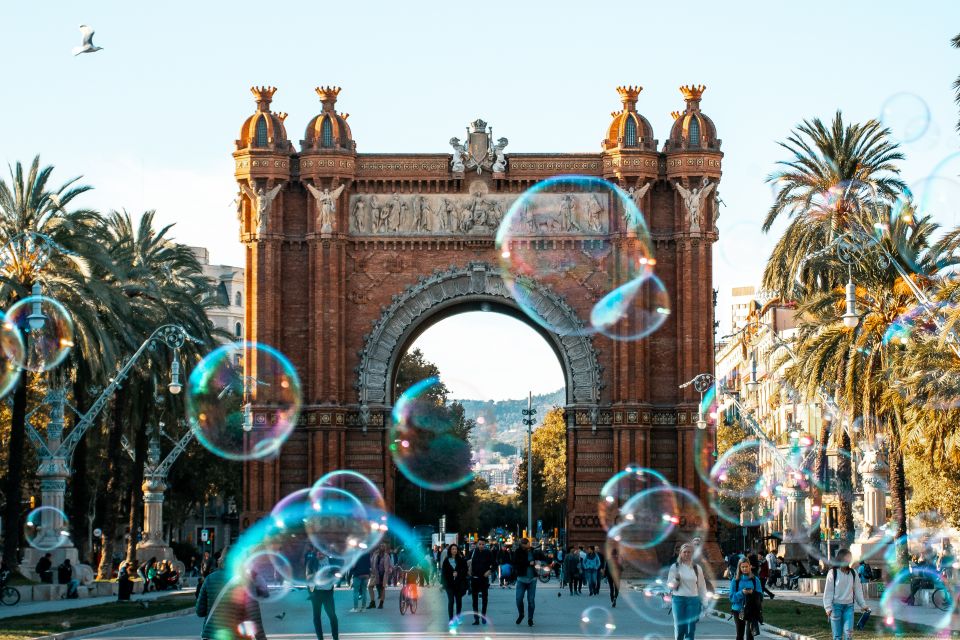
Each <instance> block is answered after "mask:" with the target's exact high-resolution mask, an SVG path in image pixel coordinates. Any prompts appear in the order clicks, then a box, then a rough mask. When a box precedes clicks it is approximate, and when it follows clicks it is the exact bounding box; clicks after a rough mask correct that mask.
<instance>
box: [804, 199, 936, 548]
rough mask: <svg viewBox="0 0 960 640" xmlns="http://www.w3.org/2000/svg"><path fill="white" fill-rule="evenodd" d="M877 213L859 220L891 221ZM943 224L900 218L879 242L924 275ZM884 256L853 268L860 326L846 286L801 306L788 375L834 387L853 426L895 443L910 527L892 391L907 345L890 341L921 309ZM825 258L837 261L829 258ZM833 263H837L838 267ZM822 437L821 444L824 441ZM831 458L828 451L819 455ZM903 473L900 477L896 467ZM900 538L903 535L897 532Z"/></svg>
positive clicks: (868, 255) (843, 434)
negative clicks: (849, 310) (848, 323)
mask: <svg viewBox="0 0 960 640" xmlns="http://www.w3.org/2000/svg"><path fill="white" fill-rule="evenodd" d="M867 213H870V214H871V215H870V217H864V215H858V216H857V221H856V224H859V225H863V226H864V227H865V228H873V224H872V223H873V222H875V221H877V220H891V215H890V213H891V209H890V208H889V207H871V208H869V209H868V210H867ZM936 229H937V227H936V225H935V224H933V223H931V222H930V221H929V219H926V218H921V219H918V220H914V219H913V218H912V217H909V216H906V217H899V216H898V217H894V218H892V222H891V223H889V233H888V234H885V235H884V236H883V238H882V239H881V240H880V244H881V245H882V246H883V249H884V250H885V251H886V254H887V255H888V256H892V258H893V259H898V260H905V261H907V262H908V263H910V264H914V265H917V267H918V268H919V270H920V273H932V272H933V271H934V263H935V261H936V259H937V255H936V254H935V253H932V252H930V251H929V250H928V249H929V246H930V237H931V235H932V234H933V233H935V231H936ZM880 255H881V254H880V253H878V252H876V251H867V252H865V253H864V254H863V256H862V259H861V260H860V261H859V262H858V264H856V265H855V268H853V267H851V271H852V275H853V277H854V279H855V280H856V281H857V283H858V286H857V291H856V302H857V307H858V309H859V311H860V321H859V324H858V325H857V327H856V328H854V329H849V328H847V327H845V326H844V325H843V321H842V314H843V313H844V311H845V292H844V290H843V288H841V287H835V288H834V289H833V290H831V291H827V292H824V293H818V294H813V295H810V296H808V297H807V298H805V299H804V300H803V301H802V302H801V303H800V304H799V307H798V310H799V315H800V317H801V323H800V326H799V335H800V339H799V341H798V344H797V347H796V349H795V351H796V354H797V360H796V361H795V363H794V364H793V365H792V366H791V367H790V368H789V369H788V370H787V372H786V377H787V379H788V380H789V381H790V382H791V383H792V384H794V385H796V386H797V387H798V388H802V389H804V390H805V391H806V392H807V395H808V396H811V397H812V395H813V394H814V393H816V391H817V389H818V387H819V386H820V385H824V384H825V385H827V386H829V387H832V388H834V389H835V395H836V400H837V403H838V404H839V406H840V407H841V408H842V409H843V410H844V413H845V414H846V415H847V416H848V425H856V424H861V425H862V429H863V430H864V433H863V434H862V436H863V437H865V438H868V439H869V438H871V437H872V436H874V435H876V433H878V432H881V431H882V432H885V433H886V434H887V436H888V437H889V439H890V444H891V460H890V465H891V472H892V478H891V480H892V482H891V497H892V499H893V502H894V510H895V512H896V519H897V522H896V524H897V528H898V529H899V530H901V531H902V534H904V535H905V533H906V515H905V514H906V510H905V504H906V495H905V488H904V483H903V478H902V469H903V459H902V453H901V428H902V425H903V421H902V418H901V414H902V411H901V407H900V406H899V405H898V404H897V403H896V402H895V401H894V398H893V396H892V395H891V390H892V389H895V388H897V385H898V378H897V377H896V374H895V372H894V367H895V364H896V363H897V362H900V361H902V360H903V356H904V351H905V348H904V345H902V344H900V343H898V342H897V341H893V340H889V329H890V327H891V326H894V325H895V323H896V322H897V321H898V319H900V318H902V317H903V316H904V315H905V314H906V313H908V312H909V311H911V310H913V309H915V307H916V299H915V298H914V296H913V293H912V291H911V289H910V288H909V287H908V285H907V283H906V282H905V281H904V280H903V278H902V277H901V276H900V275H899V274H898V273H897V272H896V270H895V269H894V268H893V266H892V265H891V264H889V263H888V262H885V261H884V260H883V259H879V256H880ZM820 259H822V260H835V258H832V257H823V258H820ZM831 268H836V265H833V266H832V267H831ZM912 278H913V280H914V283H915V284H917V286H920V287H921V288H923V287H930V286H932V281H931V280H930V279H928V278H927V277H924V276H920V275H914V276H912ZM835 437H836V438H837V444H838V448H839V449H840V450H841V451H844V450H845V451H847V452H850V451H851V447H852V444H853V443H852V442H851V440H850V430H849V429H848V428H846V427H845V428H843V429H842V430H841V431H840V432H839V433H837V434H836V436H835ZM822 444H823V443H822V442H821V446H822ZM820 455H821V456H823V457H824V458H825V455H826V454H825V452H823V453H821V454H820ZM846 460H847V462H846V463H844V464H843V466H842V468H839V469H838V476H839V487H838V490H839V491H838V493H840V494H841V510H840V523H839V524H840V529H841V531H844V532H845V533H846V534H847V535H848V536H850V535H852V533H853V520H852V510H851V507H850V501H851V498H852V482H851V480H850V479H851V478H852V469H851V468H850V465H849V457H847V458H846ZM815 466H816V469H817V470H818V472H819V471H820V470H822V469H823V468H824V466H825V461H824V459H823V458H821V459H819V460H817V462H816V463H815ZM898 471H899V472H901V475H900V476H897V472H898ZM898 537H899V536H898Z"/></svg>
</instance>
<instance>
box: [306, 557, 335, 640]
mask: <svg viewBox="0 0 960 640" xmlns="http://www.w3.org/2000/svg"><path fill="white" fill-rule="evenodd" d="M304 564H305V565H306V576H305V577H306V580H307V589H308V590H309V592H310V608H311V609H312V610H313V630H314V631H316V633H317V640H323V621H322V619H321V617H320V612H321V611H325V612H326V613H327V618H329V619H330V635H332V636H333V640H340V625H339V622H338V620H337V609H336V606H335V605H334V601H333V587H334V583H335V582H336V580H335V576H334V574H333V571H332V569H333V567H332V566H331V564H330V559H329V558H327V556H326V554H324V553H323V552H322V551H320V550H319V549H314V550H311V551H310V552H308V553H307V558H306V562H305V563H304Z"/></svg>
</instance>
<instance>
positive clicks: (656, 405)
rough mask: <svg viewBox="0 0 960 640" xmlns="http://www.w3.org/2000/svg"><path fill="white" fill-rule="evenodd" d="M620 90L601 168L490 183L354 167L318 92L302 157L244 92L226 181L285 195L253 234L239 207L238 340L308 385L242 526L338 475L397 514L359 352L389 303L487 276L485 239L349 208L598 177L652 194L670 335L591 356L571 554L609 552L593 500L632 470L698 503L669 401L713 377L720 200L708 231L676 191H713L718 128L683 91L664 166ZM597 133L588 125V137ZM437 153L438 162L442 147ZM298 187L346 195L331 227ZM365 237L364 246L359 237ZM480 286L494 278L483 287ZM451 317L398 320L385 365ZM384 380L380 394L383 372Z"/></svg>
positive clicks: (646, 203)
mask: <svg viewBox="0 0 960 640" xmlns="http://www.w3.org/2000/svg"><path fill="white" fill-rule="evenodd" d="M619 91H620V94H621V98H622V100H623V105H624V108H623V111H620V112H617V113H615V114H614V119H613V123H612V124H610V126H609V132H608V135H607V138H606V140H604V142H603V145H602V147H603V150H602V151H601V152H599V153H594V154H553V153H543V154H506V160H507V165H506V168H505V170H503V171H497V172H495V173H494V172H491V167H490V166H487V167H486V169H484V167H481V172H480V173H478V172H477V171H476V169H475V168H470V169H467V170H465V171H453V170H452V167H451V160H452V159H453V156H451V154H449V153H432V154H428V153H421V154H362V153H357V151H356V144H355V143H354V141H353V138H352V132H351V131H350V127H349V126H348V125H347V124H346V116H345V115H344V114H341V113H338V112H336V110H335V108H334V107H335V102H336V99H337V93H338V92H339V90H338V89H335V88H323V89H318V94H320V97H321V100H322V101H323V103H324V104H323V111H322V112H321V114H320V115H319V116H317V118H314V120H312V121H311V122H310V125H309V126H308V128H307V134H306V139H305V140H303V141H302V142H301V150H300V151H299V152H298V151H296V150H295V149H294V147H293V145H292V144H291V143H290V142H289V141H288V139H287V136H286V131H285V128H284V119H285V118H286V114H279V113H273V112H271V111H269V105H270V100H271V99H272V96H273V90H272V88H255V89H254V93H255V94H256V96H257V98H258V103H259V107H258V111H257V112H256V113H255V114H254V115H253V116H251V118H250V119H248V121H247V122H246V123H245V124H244V127H243V130H242V131H241V137H240V139H239V140H238V141H237V149H236V151H235V152H234V154H233V155H234V158H235V161H236V171H235V175H236V178H237V180H238V182H240V183H242V184H246V185H250V186H252V187H253V188H254V189H259V188H263V189H265V190H269V189H271V188H273V187H274V186H277V185H281V189H280V190H279V192H278V194H277V196H276V198H275V199H274V200H273V202H272V205H271V206H270V211H269V215H268V216H262V218H263V219H261V220H259V221H258V219H257V215H256V214H257V211H256V205H255V204H254V203H253V202H252V201H251V199H250V198H249V197H248V195H243V196H242V197H241V202H240V210H239V211H238V214H239V216H240V224H241V239H242V241H243V242H244V243H245V245H246V261H247V264H246V278H247V282H246V289H247V299H248V305H247V309H246V314H247V317H246V322H245V326H246V339H247V340H251V341H256V342H261V343H266V344H269V345H271V346H274V347H276V348H277V349H279V350H280V351H282V352H283V353H285V354H286V355H287V356H288V357H289V358H290V360H291V361H292V362H293V363H294V365H295V366H296V367H297V370H298V371H299V373H300V375H301V378H302V382H303V394H304V407H303V412H302V415H301V424H300V425H299V426H298V427H297V429H296V431H295V432H294V434H293V435H292V436H291V438H290V440H289V441H288V442H287V444H286V445H285V446H284V447H283V449H282V452H281V454H280V456H279V458H277V459H274V460H271V461H267V462H249V463H246V464H245V467H244V475H243V522H244V523H249V522H252V521H253V520H254V519H255V518H256V517H258V516H260V515H262V514H263V513H264V512H266V511H269V509H270V507H271V506H272V505H273V504H274V503H275V502H276V501H277V500H278V499H279V498H281V497H282V496H283V495H285V494H287V493H289V492H290V491H292V490H295V489H298V488H301V487H304V486H307V485H308V484H309V483H312V482H313V481H314V480H315V479H316V478H317V477H319V476H320V475H321V474H323V473H325V472H327V471H330V470H331V469H336V468H350V469H355V470H357V471H360V472H362V473H364V474H366V475H367V476H369V477H370V478H371V479H373V480H374V481H375V482H377V483H378V484H380V485H381V486H382V487H383V489H384V492H385V495H386V496H387V499H388V501H389V502H392V499H393V477H394V468H393V465H392V463H391V459H390V456H389V455H388V453H387V450H386V442H385V440H386V431H385V429H386V426H385V425H386V423H387V421H388V420H389V406H390V404H391V402H392V401H393V398H392V397H389V395H388V396H387V397H386V399H385V402H378V401H374V402H370V401H368V400H365V399H364V397H365V396H364V395H363V394H364V393H365V392H364V391H362V389H360V388H358V387H360V386H362V385H360V369H361V368H362V367H363V366H367V365H364V362H363V356H362V355H361V351H363V350H364V349H365V348H368V352H369V349H370V348H376V345H371V344H368V339H369V335H370V334H371V332H372V331H374V330H377V331H386V332H387V333H389V331H390V326H391V323H393V322H394V321H393V320H391V319H390V317H389V316H390V310H389V307H390V305H391V304H392V303H393V298H394V297H395V296H400V295H404V294H405V292H406V294H407V295H413V294H412V293H410V292H411V290H412V288H415V287H416V286H417V285H418V282H419V281H420V279H421V278H423V277H426V276H430V275H431V274H433V273H434V272H435V271H436V270H443V271H445V272H446V271H450V270H451V269H452V270H453V271H457V270H461V271H463V270H466V271H469V270H470V268H471V267H470V265H471V264H489V265H496V264H497V255H496V252H495V248H494V238H493V235H492V234H480V235H478V234H457V233H447V234H436V233H420V234H418V233H416V232H408V233H405V234H399V233H396V234H391V233H390V232H389V231H385V232H379V233H373V232H372V230H371V229H370V227H373V226H374V225H375V224H376V222H375V220H376V216H375V214H374V213H373V212H371V211H369V210H366V209H365V210H362V211H361V214H363V215H369V216H370V217H369V219H363V220H361V219H360V216H359V215H358V216H357V217H358V220H360V221H359V222H357V221H351V218H350V216H351V215H352V214H353V213H354V211H352V210H351V203H355V202H356V197H357V196H363V197H365V198H366V200H365V202H367V203H368V204H367V205H365V206H366V207H367V208H368V209H369V208H370V206H371V205H370V204H369V203H371V202H379V203H380V204H381V205H383V203H385V202H388V201H390V200H391V199H392V198H393V197H394V194H400V195H401V196H403V197H404V198H407V199H408V200H409V199H410V198H412V197H414V196H416V195H417V194H429V195H430V196H431V197H432V198H435V199H442V197H443V196H451V197H452V196H455V195H457V194H461V195H462V194H469V193H472V191H471V189H473V190H477V189H480V190H482V191H483V192H485V193H488V194H490V196H494V195H497V194H520V193H523V192H524V191H525V190H527V189H529V188H530V187H531V186H532V185H534V184H536V183H537V182H538V181H541V180H543V179H546V178H548V177H551V176H555V175H560V174H581V175H590V176H598V177H602V178H604V179H606V180H609V181H611V182H613V183H615V184H617V185H619V186H621V187H623V188H624V189H628V188H630V187H634V188H639V187H642V186H644V185H646V184H648V183H650V185H651V186H650V188H649V189H648V190H647V191H646V193H645V195H644V196H643V201H642V209H643V211H644V212H645V213H646V217H647V224H648V226H649V227H650V231H651V236H652V239H653V244H654V246H653V251H654V255H655V257H656V260H657V267H656V273H657V275H658V276H659V277H660V278H661V280H662V281H663V283H664V284H665V285H666V288H667V290H668V292H669V294H670V296H671V305H672V306H671V309H672V313H671V315H670V316H669V318H668V319H667V321H666V323H665V324H664V325H663V326H662V327H661V328H660V329H659V330H658V331H657V332H655V333H654V334H653V335H651V336H650V337H648V338H646V339H643V340H637V341H622V342H620V341H612V340H610V339H608V338H605V337H602V336H594V337H593V338H592V339H590V342H591V343H592V348H593V352H594V353H595V356H593V355H591V356H590V357H594V358H595V360H596V362H597V363H598V364H599V369H597V370H598V371H599V372H601V380H600V382H601V385H600V386H599V390H598V397H597V398H596V402H595V403H594V404H593V406H590V404H589V403H584V402H583V401H582V398H581V401H577V402H570V404H569V406H568V411H567V419H568V423H569V436H568V449H567V455H568V469H569V476H570V477H569V480H570V481H569V484H568V487H569V488H568V495H567V512H568V514H569V516H568V522H567V528H568V531H569V536H570V539H571V540H572V541H577V542H591V541H597V542H599V541H600V540H601V539H602V536H603V534H602V531H601V530H600V529H599V523H598V519H597V511H596V500H597V496H598V494H599V491H600V488H601V486H602V485H603V483H604V482H605V481H606V480H607V479H608V478H609V477H610V476H611V475H612V474H613V473H615V472H616V471H618V470H620V469H622V468H623V467H625V466H626V465H627V464H629V463H639V464H640V465H642V466H646V467H651V468H653V469H656V470H659V471H660V472H662V473H663V474H664V475H665V476H666V477H667V478H668V479H670V480H671V481H674V482H676V483H677V484H679V485H681V486H684V487H686V488H689V489H690V490H691V491H693V492H695V493H697V494H698V495H704V494H705V488H704V486H703V485H702V482H701V481H700V480H699V477H698V475H697V473H696V470H695V468H694V458H695V455H696V452H695V451H694V431H695V429H696V426H695V421H696V411H697V402H698V399H699V396H698V394H696V392H695V391H694V390H693V389H692V388H689V387H688V388H686V389H683V390H680V389H678V386H679V385H680V384H681V383H683V382H685V381H687V380H689V379H691V378H693V377H694V376H695V375H697V374H699V373H703V372H711V373H712V371H713V301H712V244H713V242H715V241H716V238H717V236H716V231H715V228H714V224H713V222H714V214H715V207H716V203H715V201H714V198H713V197H709V198H704V201H703V205H702V207H701V215H700V220H699V221H698V223H697V224H696V225H693V226H691V223H690V221H689V219H688V218H687V216H686V209H685V206H684V202H683V198H682V196H681V194H680V192H679V190H678V189H677V188H676V187H675V186H674V183H677V182H680V183H681V184H682V185H684V186H686V187H687V188H693V187H697V186H700V185H701V184H702V181H703V180H704V179H705V178H706V179H709V180H711V181H714V182H716V181H719V178H720V173H721V171H720V167H721V158H722V153H721V152H720V150H719V146H720V143H719V140H718V139H717V137H716V131H715V129H714V127H713V123H712V122H710V120H709V118H707V117H706V116H704V115H703V114H701V113H700V111H699V101H700V94H701V93H702V91H703V88H702V87H684V88H683V89H682V91H683V93H684V97H685V98H686V105H687V106H686V110H685V111H684V112H683V113H678V114H675V121H674V125H673V130H672V132H671V134H670V139H669V141H667V142H666V143H665V144H664V145H663V148H662V149H658V148H657V142H656V140H654V139H653V133H652V129H651V128H650V124H649V123H648V122H647V121H646V119H644V118H643V117H642V116H640V115H639V114H638V113H636V110H635V105H636V101H637V94H638V93H639V88H636V89H635V88H632V87H627V88H621V89H620V90H619ZM465 115H468V114H465ZM628 121H631V122H628ZM602 127H603V122H602V120H599V119H598V122H597V128H598V130H602ZM694 136H695V137H694ZM437 142H438V146H440V144H441V143H442V140H438V141H437ZM488 165H489V163H488ZM501 168H502V167H501ZM478 183H482V185H481V184H478ZM307 185H310V186H312V187H314V189H318V190H322V189H329V190H330V192H331V193H336V190H337V188H338V187H340V186H343V187H344V189H342V190H341V191H340V192H339V193H337V197H336V200H335V202H336V206H335V212H333V218H332V220H330V221H329V222H330V224H329V226H322V224H321V220H320V217H321V216H320V212H319V209H320V206H321V205H320V203H319V202H318V201H317V198H318V197H319V196H317V195H312V194H311V191H310V190H309V189H308V188H307ZM317 193H319V192H317ZM247 194H249V192H247ZM372 195H376V196H378V199H377V200H373V199H371V197H370V196H372ZM351 198H354V200H351ZM383 206H386V205H383ZM355 209H356V206H355V205H354V210H355ZM364 220H365V221H364ZM612 220H613V218H611V223H610V226H609V227H608V229H609V230H608V231H607V233H609V234H610V235H611V236H613V235H616V233H617V229H616V223H614V222H613V221H612ZM359 229H365V230H366V233H357V231H358V230H359ZM453 271H451V273H452V272H453ZM479 273H480V276H481V277H484V278H490V277H492V276H489V275H487V274H488V272H487V271H482V272H479ZM464 277H467V276H464ZM546 284H547V286H548V288H549V289H550V290H551V291H553V292H554V293H555V294H557V295H558V296H559V297H560V298H562V299H563V300H564V301H565V302H566V304H568V305H569V306H570V307H572V308H573V309H574V310H575V311H576V312H577V314H579V315H580V316H581V317H582V318H587V317H588V316H589V313H590V309H591V307H592V305H593V304H594V303H595V302H596V301H597V300H598V298H599V297H600V296H602V295H603V293H604V292H598V291H595V290H592V289H591V287H590V286H589V283H588V282H584V283H578V282H576V281H573V280H572V279H569V278H553V279H550V280H549V281H548V282H546ZM465 300H466V299H465ZM456 302H457V301H456V299H452V300H451V301H450V302H449V303H445V304H443V305H440V304H438V305H437V309H436V313H434V310H433V309H427V310H425V311H423V312H422V313H419V315H417V316H416V317H414V318H412V319H411V318H407V319H406V320H405V324H404V325H403V326H405V327H406V329H405V330H404V331H405V333H404V335H403V336H401V337H400V338H397V339H396V340H395V342H396V345H397V346H396V349H395V351H398V352H399V351H402V349H404V348H405V347H406V346H407V345H408V344H409V338H410V336H411V335H415V333H416V331H418V330H420V329H422V328H423V327H424V326H425V325H428V324H430V323H431V322H432V321H434V320H436V318H437V317H438V315H437V314H440V315H442V314H444V313H446V314H449V313H451V312H456V311H457V310H458V309H459V308H458V307H457V304H456ZM465 304H466V302H465ZM504 305H505V307H507V306H509V301H504ZM441 307H442V308H441ZM463 308H466V307H463ZM394 313H395V314H396V313H400V314H401V315H402V314H403V311H402V310H401V311H399V312H396V311H395V312H394ZM378 323H379V324H378ZM378 326H379V329H378V328H377V327H378ZM398 326H399V325H398ZM404 340H406V341H407V342H406V343H405V344H404V343H403V341H404ZM391 344H392V343H391ZM573 349H574V350H576V349H577V347H573ZM571 353H573V351H571ZM389 357H390V358H393V357H398V356H397V354H396V353H394V354H392V355H390V356H389ZM571 357H573V356H571ZM390 361H392V360H390ZM384 374H385V375H386V383H385V384H386V388H387V389H389V388H390V384H391V378H392V375H393V371H386V372H384ZM569 384H571V381H570V380H569V379H568V385H569ZM374 395H375V394H374ZM568 396H570V394H569V393H568ZM371 397H373V396H371ZM361 405H364V406H363V407H362V409H363V411H361Z"/></svg>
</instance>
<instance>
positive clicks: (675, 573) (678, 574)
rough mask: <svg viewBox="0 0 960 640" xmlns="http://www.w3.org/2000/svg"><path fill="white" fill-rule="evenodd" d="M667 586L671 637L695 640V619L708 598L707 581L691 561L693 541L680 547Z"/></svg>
mask: <svg viewBox="0 0 960 640" xmlns="http://www.w3.org/2000/svg"><path fill="white" fill-rule="evenodd" d="M667 587H669V588H670V593H671V594H672V596H673V598H672V602H673V637H674V638H675V640H684V639H687V640H694V637H695V636H696V633H697V621H698V620H700V613H701V611H703V605H704V604H706V600H707V583H706V580H705V579H704V577H703V569H701V568H700V565H698V564H695V563H694V562H693V545H692V544H684V545H682V546H681V547H680V552H679V554H678V556H677V561H676V562H675V563H674V564H673V565H671V566H670V572H669V573H668V574H667ZM738 640H739V636H738Z"/></svg>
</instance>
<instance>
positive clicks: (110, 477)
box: [97, 387, 128, 580]
mask: <svg viewBox="0 0 960 640" xmlns="http://www.w3.org/2000/svg"><path fill="white" fill-rule="evenodd" d="M127 398H128V395H127V388H126V387H120V388H119V389H118V390H117V394H116V396H115V400H114V406H113V416H112V418H113V419H112V420H111V421H110V436H109V437H108V438H107V461H106V474H107V486H106V488H105V490H104V491H105V494H106V495H105V496H104V509H103V524H102V526H101V527H100V529H101V530H102V532H103V533H102V534H101V537H100V548H101V549H102V553H101V556H100V566H99V567H97V580H109V579H110V578H111V577H112V575H113V549H114V541H115V540H117V539H118V538H119V537H120V536H119V535H118V532H117V526H118V524H119V521H120V517H119V513H118V511H119V504H118V503H119V498H120V496H119V493H120V487H121V485H122V483H121V481H120V477H119V476H120V460H121V456H123V455H125V454H124V453H123V447H122V445H121V444H120V439H121V436H122V435H123V422H124V418H126V416H127Z"/></svg>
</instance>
